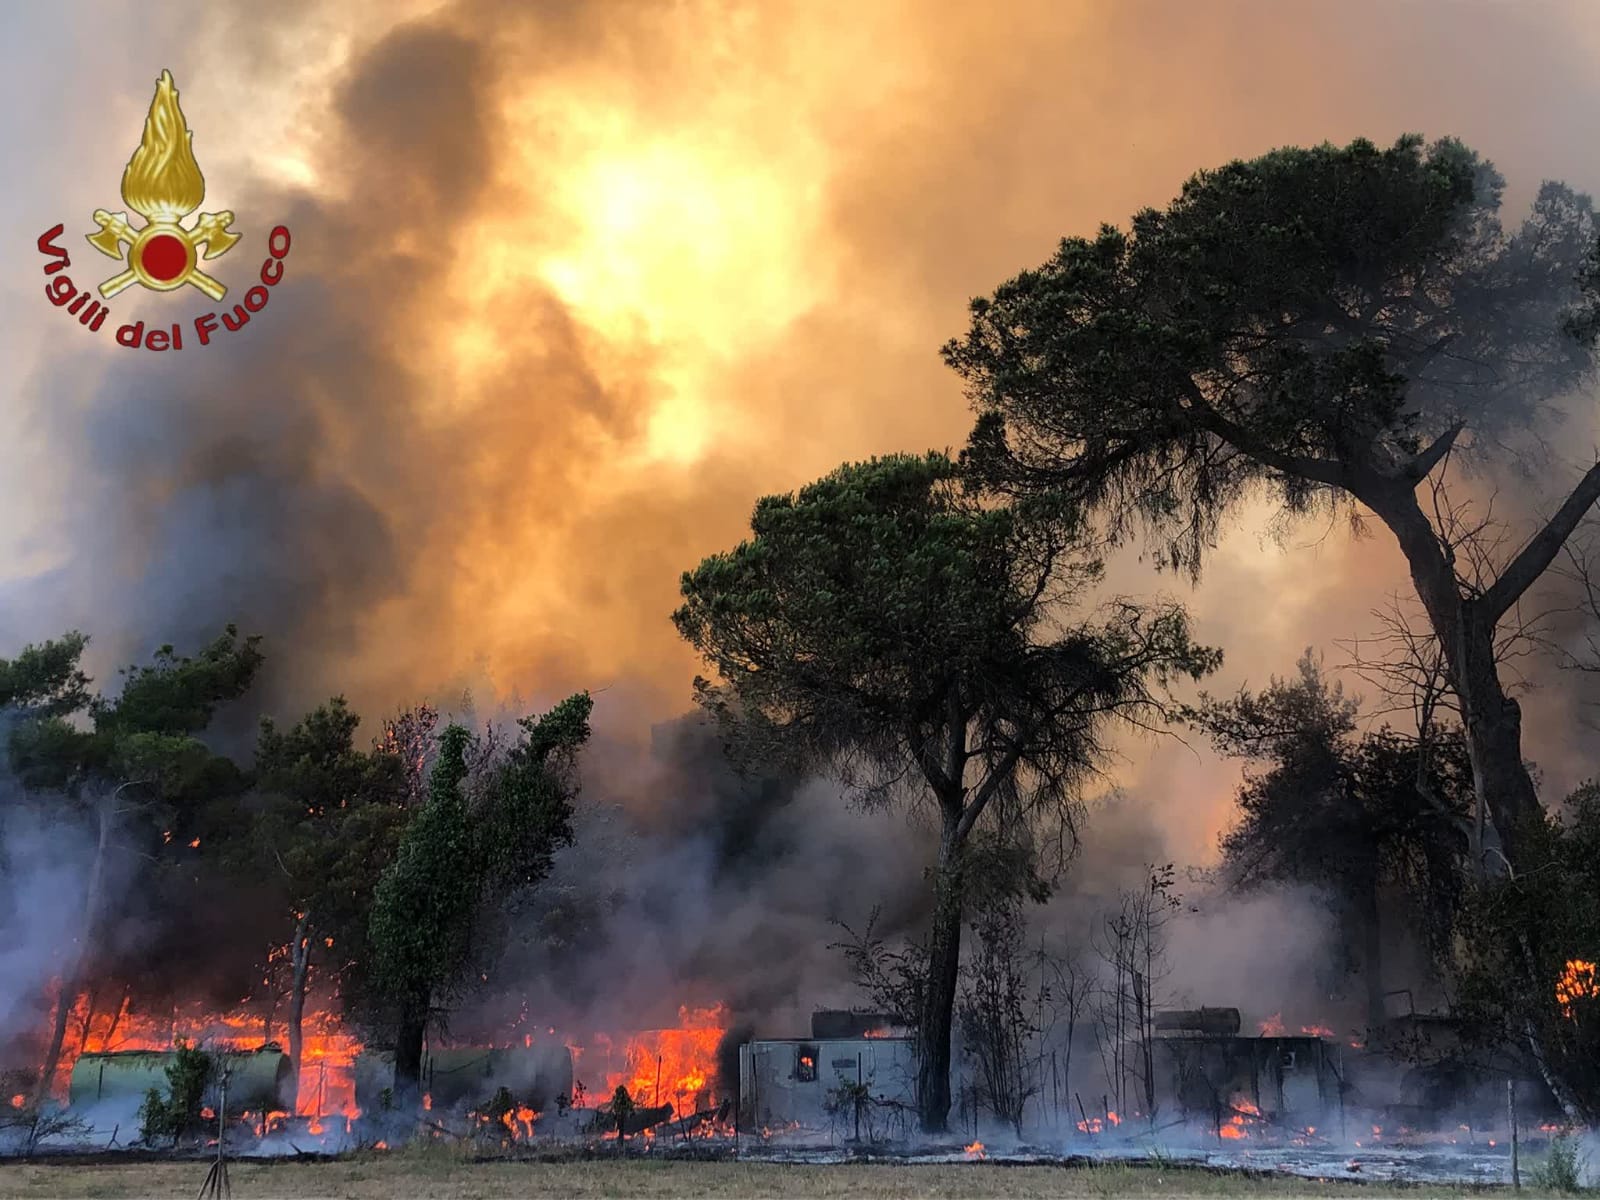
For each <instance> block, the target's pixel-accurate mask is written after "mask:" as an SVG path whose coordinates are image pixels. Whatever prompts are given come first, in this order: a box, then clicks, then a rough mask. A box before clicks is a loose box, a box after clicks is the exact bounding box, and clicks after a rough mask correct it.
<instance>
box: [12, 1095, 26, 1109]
mask: <svg viewBox="0 0 1600 1200" xmlns="http://www.w3.org/2000/svg"><path fill="white" fill-rule="evenodd" d="M27 1103H28V1098H27V1097H26V1096H24V1095H23V1094H22V1093H21V1092H18V1093H17V1094H16V1095H15V1096H13V1097H11V1107H12V1108H21V1107H22V1106H23V1105H25V1104H27Z"/></svg>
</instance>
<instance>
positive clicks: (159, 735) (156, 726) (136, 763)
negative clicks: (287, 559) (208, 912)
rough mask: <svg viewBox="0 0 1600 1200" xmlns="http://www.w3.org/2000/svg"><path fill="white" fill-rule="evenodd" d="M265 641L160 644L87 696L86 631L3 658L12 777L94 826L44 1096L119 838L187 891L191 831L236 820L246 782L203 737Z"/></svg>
mask: <svg viewBox="0 0 1600 1200" xmlns="http://www.w3.org/2000/svg"><path fill="white" fill-rule="evenodd" d="M258 643H259V639H257V638H241V637H240V636H239V633H238V630H237V629H235V628H234V627H233V626H231V625H230V626H228V627H227V629H226V630H225V631H224V632H223V634H222V636H220V637H218V638H217V639H215V640H214V641H212V642H211V643H210V644H209V645H207V646H206V647H205V648H204V649H202V650H201V652H200V653H199V654H197V655H196V656H194V657H193V658H190V657H187V656H184V655H180V654H178V653H177V652H176V651H175V650H174V649H173V647H171V646H163V647H161V648H160V649H159V650H158V651H157V652H156V654H155V656H154V658H153V659H152V661H151V662H150V663H149V664H148V665H143V666H131V667H128V668H127V669H126V670H125V671H123V673H122V674H123V680H122V688H121V690H120V691H119V692H118V693H117V694H116V695H115V696H94V695H92V694H91V693H90V691H89V686H90V680H89V679H88V677H87V676H86V675H85V674H84V672H83V671H82V669H81V667H80V665H79V664H80V661H81V657H82V654H83V651H84V649H85V646H86V645H87V639H86V638H84V637H83V636H82V635H80V634H70V635H68V636H67V637H64V638H62V639H60V640H58V641H55V642H48V643H46V644H44V645H43V646H37V647H35V646H30V647H27V648H25V649H24V650H23V651H22V652H21V654H19V655H18V656H17V657H16V658H15V659H12V660H10V661H9V662H8V661H5V660H0V700H4V701H5V703H7V704H9V705H11V706H12V707H13V708H14V709H15V710H16V711H17V714H18V716H19V719H18V720H17V721H16V722H15V724H14V725H13V726H12V728H11V730H10V734H9V737H8V739H7V745H6V750H7V756H8V760H9V764H10V767H11V769H12V771H13V772H14V773H15V775H16V777H17V779H18V781H19V782H20V783H21V784H22V786H23V787H24V788H25V789H27V790H28V791H30V792H34V793H39V794H42V795H45V796H49V797H54V798H55V799H57V800H59V802H60V804H61V805H62V807H63V815H64V817H66V818H67V819H80V820H88V821H92V823H93V824H94V826H95V827H96V830H97V835H96V844H95V854H94V858H93V860H92V863H91V865H90V869H89V875H88V878H87V880H86V881H85V885H84V895H83V899H82V901H81V903H82V910H81V911H82V917H81V926H80V928H81V932H80V934H79V936H78V937H77V938H76V939H75V942H74V944H73V945H72V946H70V947H67V948H66V950H65V952H64V953H65V958H64V961H63V962H62V964H61V972H60V979H61V991H60V995H59V997H58V998H57V1001H56V1006H55V1016H54V1020H53V1022H52V1025H51V1033H50V1042H49V1045H48V1048H47V1050H46V1053H45V1060H44V1070H43V1072H42V1073H41V1075H40V1081H39V1093H40V1096H41V1097H42V1096H43V1095H44V1093H45V1092H46V1091H47V1090H48V1088H49V1087H50V1085H51V1080H52V1078H53V1076H54V1074H55V1070H56V1065H57V1063H58V1062H59V1060H60V1056H61V1046H62V1042H63V1039H64V1038H65V1035H66V1025H67V1017H68V1014H69V1013H70V1011H71V1009H72V1005H73V1003H74V1002H75V1001H76V1000H77V998H78V995H79V992H80V990H81V988H82V985H83V980H84V974H85V972H86V971H87V970H88V969H89V968H91V967H92V966H93V965H94V962H95V959H96V957H97V956H98V955H100V954H101V953H102V952H103V951H105V950H106V949H107V948H106V947H105V946H103V945H102V944H101V941H102V939H101V938H100V936H99V933H100V925H101V923H102V921H103V919H104V917H105V913H104V911H103V910H104V909H105V893H106V888H107V880H108V875H109V872H110V870H111V862H110V860H111V857H112V855H113V852H114V851H116V850H117V849H118V848H119V847H121V846H122V845H123V843H124V841H127V842H128V843H132V844H137V843H139V842H142V843H144V857H145V859H146V860H147V861H148V863H149V864H150V865H148V866H147V867H146V875H145V879H146V882H147V883H149V884H151V885H152V886H153V887H155V888H156V889H158V890H159V889H161V888H163V887H164V886H165V887H169V888H170V889H182V888H184V887H185V886H187V885H188V884H191V883H192V881H193V880H194V878H195V877H196V872H195V869H194V868H195V863H194V861H193V860H192V859H191V858H190V855H191V854H192V853H193V851H191V850H190V849H189V846H190V843H191V842H192V841H199V840H201V838H200V837H196V836H193V835H196V834H203V833H209V831H210V826H209V825H208V822H211V821H216V820H220V819H221V816H222V813H221V812H220V809H221V808H222V807H227V811H228V813H229V814H230V815H236V810H235V809H234V808H232V807H231V802H232V801H233V800H234V799H235V798H237V796H238V795H239V794H240V793H241V792H242V791H243V789H244V786H245V779H244V776H243V774H242V772H240V771H239V769H238V768H237V767H236V766H235V765H234V764H233V763H232V762H231V761H230V760H229V759H227V758H226V757H223V756H221V755H218V754H216V753H214V752H213V751H212V750H211V748H210V747H209V746H207V745H206V743H205V741H204V740H203V739H202V736H201V735H202V734H204V732H205V731H206V729H207V728H208V727H209V726H210V724H211V721H212V718H213V717H214V715H215V714H216V712H217V710H218V708H220V707H221V706H223V705H224V704H226V703H228V702H229V701H232V700H236V699H238V698H239V697H240V696H242V695H243V694H244V693H245V691H246V690H248V688H249V687H250V685H251V683H252V682H253V681H254V679H255V676H256V673H257V671H258V670H259V669H260V666H261V663H262V655H261V651H260V649H259V644H258ZM163 827H164V828H163ZM158 830H160V831H162V832H164V833H165V835H166V836H165V837H160V836H157V835H156V833H155V831H158Z"/></svg>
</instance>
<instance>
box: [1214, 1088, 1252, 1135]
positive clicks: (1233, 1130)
mask: <svg viewBox="0 0 1600 1200" xmlns="http://www.w3.org/2000/svg"><path fill="white" fill-rule="evenodd" d="M1228 1106H1229V1107H1230V1108H1231V1109H1233V1116H1231V1117H1229V1118H1228V1120H1227V1121H1226V1122H1224V1123H1223V1125H1222V1127H1221V1128H1219V1129H1218V1130H1217V1133H1218V1135H1219V1136H1220V1137H1223V1138H1226V1139H1227V1140H1228V1141H1230V1142H1237V1141H1241V1140H1243V1139H1245V1138H1248V1137H1249V1136H1250V1133H1249V1131H1248V1130H1247V1129H1246V1128H1245V1122H1246V1121H1248V1120H1250V1119H1252V1118H1258V1117H1260V1116H1261V1110H1260V1109H1259V1108H1257V1107H1256V1106H1255V1105H1254V1104H1252V1103H1251V1102H1250V1101H1248V1100H1246V1099H1245V1098H1244V1097H1243V1096H1235V1097H1234V1098H1233V1099H1232V1100H1230V1101H1228Z"/></svg>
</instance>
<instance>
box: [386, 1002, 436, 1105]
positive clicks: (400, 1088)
mask: <svg viewBox="0 0 1600 1200" xmlns="http://www.w3.org/2000/svg"><path fill="white" fill-rule="evenodd" d="M427 1014H428V1008H427V1005H425V1004H422V1005H418V1004H415V1003H413V1004H411V1005H409V1006H408V1007H407V1010H406V1012H405V1013H404V1014H403V1015H402V1016H401V1018H400V1027H399V1030H398V1031H397V1032H396V1034H395V1041H394V1103H395V1108H396V1109H398V1110H399V1111H400V1112H403V1113H413V1112H415V1111H416V1110H417V1109H418V1108H420V1107H421V1106H422V1040H423V1037H424V1035H425V1034H426V1033H427V1029H428V1015H427Z"/></svg>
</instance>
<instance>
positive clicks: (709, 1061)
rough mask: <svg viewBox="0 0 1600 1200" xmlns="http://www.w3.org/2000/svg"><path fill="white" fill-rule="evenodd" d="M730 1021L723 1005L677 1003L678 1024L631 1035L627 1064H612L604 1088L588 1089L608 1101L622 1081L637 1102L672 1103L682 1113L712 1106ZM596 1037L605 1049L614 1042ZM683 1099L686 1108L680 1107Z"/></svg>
mask: <svg viewBox="0 0 1600 1200" xmlns="http://www.w3.org/2000/svg"><path fill="white" fill-rule="evenodd" d="M727 1026H728V1020H727V1009H726V1007H725V1006H724V1005H721V1004H717V1005H714V1006H712V1007H711V1008H690V1007H688V1006H687V1005H685V1006H683V1007H681V1008H679V1009H678V1027H677V1028H676V1029H653V1030H648V1031H646V1032H643V1033H639V1034H635V1035H634V1036H633V1037H631V1038H629V1039H628V1040H627V1042H626V1043H625V1045H624V1046H623V1049H622V1060H623V1063H624V1067H623V1069H622V1070H620V1071H618V1070H608V1071H607V1072H606V1082H605V1089H604V1091H603V1092H591V1093H590V1095H591V1096H592V1098H593V1100H594V1102H595V1103H597V1104H604V1103H606V1102H608V1101H609V1100H610V1099H611V1097H612V1096H613V1095H614V1094H615V1093H616V1090H617V1088H618V1087H625V1088H627V1089H628V1095H629V1096H631V1097H633V1099H634V1100H635V1101H636V1102H637V1103H638V1104H640V1105H649V1106H651V1107H653V1106H655V1105H659V1104H671V1105H672V1106H673V1110H674V1112H675V1113H677V1115H678V1116H687V1115H688V1113H690V1112H695V1111H698V1110H699V1109H700V1108H703V1107H709V1106H710V1105H711V1104H712V1103H714V1102H715V1101H716V1100H717V1096H716V1095H714V1094H713V1092H712V1087H711V1085H712V1081H713V1080H714V1079H715V1078H716V1075H717V1049H718V1047H719V1046H720V1045H721V1044H722V1038H723V1035H724V1034H726V1033H727ZM595 1043H596V1047H595V1048H597V1049H600V1050H602V1051H609V1050H610V1048H611V1043H610V1039H608V1038H604V1037H598V1038H596V1039H595ZM608 1057H609V1055H608ZM607 1065H608V1066H609V1065H610V1064H609V1062H608V1064H607ZM680 1103H682V1104H684V1105H685V1106H686V1107H687V1109H688V1111H687V1112H677V1108H678V1105H679V1104H680Z"/></svg>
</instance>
